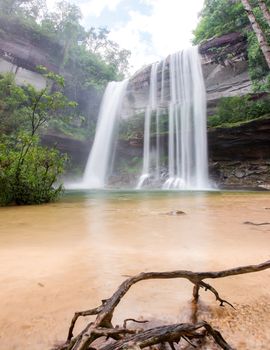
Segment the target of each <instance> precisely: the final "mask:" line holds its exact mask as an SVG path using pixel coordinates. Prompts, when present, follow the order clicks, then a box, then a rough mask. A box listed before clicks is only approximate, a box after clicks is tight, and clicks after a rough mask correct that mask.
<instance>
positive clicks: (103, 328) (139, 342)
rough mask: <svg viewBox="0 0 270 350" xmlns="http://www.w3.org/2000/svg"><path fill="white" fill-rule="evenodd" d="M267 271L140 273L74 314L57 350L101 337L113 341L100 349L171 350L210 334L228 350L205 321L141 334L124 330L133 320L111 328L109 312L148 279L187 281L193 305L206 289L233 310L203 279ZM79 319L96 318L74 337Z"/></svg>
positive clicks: (84, 346) (83, 347)
mask: <svg viewBox="0 0 270 350" xmlns="http://www.w3.org/2000/svg"><path fill="white" fill-rule="evenodd" d="M268 268H270V260H268V261H266V262H264V263H262V264H258V265H248V266H240V267H236V268H232V269H228V270H223V271H217V272H192V271H186V270H176V271H169V272H142V273H140V274H138V275H136V276H132V277H129V278H128V279H126V280H125V281H124V282H122V284H121V285H120V286H119V287H118V289H117V290H116V291H115V293H114V294H113V295H112V296H111V297H110V298H108V299H106V300H103V301H102V305H100V306H98V307H97V308H94V309H91V310H87V311H80V312H76V313H75V315H74V317H73V318H72V321H71V324H70V327H69V332H68V337H67V341H66V343H65V344H64V345H62V346H60V347H58V348H57V349H58V350H89V349H90V347H91V344H92V343H93V341H95V340H96V339H97V338H99V337H101V336H105V337H107V338H112V339H114V340H117V341H116V342H114V343H113V344H109V345H104V347H102V350H118V349H123V348H125V349H128V348H130V349H131V348H132V349H142V348H144V347H147V346H151V345H155V344H162V343H164V342H167V343H169V345H170V346H171V348H172V349H173V348H174V345H173V343H175V342H176V343H177V342H179V341H180V340H181V339H182V338H183V339H186V340H187V341H191V340H193V339H196V338H204V337H206V336H207V335H210V336H212V337H213V339H214V341H215V342H216V343H217V344H218V345H219V346H220V347H221V348H222V349H225V350H231V349H232V348H231V347H230V346H229V345H228V344H227V342H226V341H225V340H224V339H223V338H222V336H221V334H220V333H219V332H218V331H217V330H215V329H213V328H212V327H211V326H210V325H209V324H208V323H206V322H198V323H196V324H189V323H185V324H176V325H170V326H163V327H156V328H153V329H149V330H145V331H143V330H134V329H128V328H127V325H126V324H127V321H129V320H132V321H134V322H137V321H136V320H133V319H127V320H126V321H125V322H124V326H123V327H122V328H120V327H114V326H113V325H112V317H113V313H114V310H115V308H116V307H117V305H118V304H119V303H120V301H121V299H122V298H123V297H124V296H125V294H126V293H127V292H128V290H129V289H130V288H131V286H132V285H134V284H136V283H138V282H141V281H144V280H150V279H151V280H152V279H175V278H184V279H187V280H189V281H190V282H191V283H192V284H193V285H194V288H193V297H194V302H197V300H198V298H199V289H200V288H205V290H209V291H210V292H212V293H213V294H214V295H215V297H216V300H217V301H219V302H220V305H221V306H224V304H228V305H230V306H232V307H233V305H232V304H231V303H229V302H228V301H226V300H224V299H222V298H221V297H220V296H219V293H218V292H217V290H216V289H215V288H214V287H212V286H211V285H210V284H208V283H205V282H204V280H205V279H217V278H224V277H230V276H236V275H241V274H246V273H251V272H259V271H263V270H266V269H268ZM81 316H96V319H95V320H94V321H93V322H91V323H89V324H88V325H87V327H86V328H85V329H84V330H83V331H82V332H81V333H79V334H78V335H77V336H75V337H74V336H73V331H74V327H75V324H76V322H77V320H78V318H79V317H81ZM139 322H145V321H139Z"/></svg>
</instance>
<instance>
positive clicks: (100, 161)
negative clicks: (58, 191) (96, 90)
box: [80, 80, 128, 188]
mask: <svg viewBox="0 0 270 350" xmlns="http://www.w3.org/2000/svg"><path fill="white" fill-rule="evenodd" d="M127 84H128V80H124V81H122V82H111V83H109V84H108V86H107V88H106V90H105V93H104V96H103V99H102V103H101V107H100V112H99V117H98V125H97V131H96V134H95V139H94V143H93V146H92V149H91V152H90V155H89V158H88V161H87V165H86V168H85V172H84V177H83V183H82V184H81V186H80V187H83V188H104V187H105V184H106V180H107V176H108V170H109V165H110V161H111V158H112V154H113V143H114V140H115V134H116V129H117V114H118V113H119V110H120V109H121V105H122V101H123V97H124V95H125V91H126V88H127Z"/></svg>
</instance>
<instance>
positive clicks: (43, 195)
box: [0, 133, 66, 205]
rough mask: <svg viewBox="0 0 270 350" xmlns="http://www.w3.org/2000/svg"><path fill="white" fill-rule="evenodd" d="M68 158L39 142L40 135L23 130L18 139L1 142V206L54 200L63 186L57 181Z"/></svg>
mask: <svg viewBox="0 0 270 350" xmlns="http://www.w3.org/2000/svg"><path fill="white" fill-rule="evenodd" d="M65 162H66V157H63V156H62V155H60V153H59V152H58V151H57V150H55V149H47V148H44V147H41V146H39V145H38V138H36V137H34V136H30V135H29V134H26V133H20V134H19V135H18V138H17V141H16V142H14V141H13V142H12V141H10V140H7V139H4V140H2V141H1V142H0V205H7V204H19V205H20V204H33V203H36V204H39V203H47V202H50V201H53V200H55V199H56V198H57V197H58V196H59V195H60V194H61V192H62V186H61V185H57V186H55V185H54V184H55V182H56V180H57V178H58V176H59V175H60V174H62V172H63V170H64V165H65Z"/></svg>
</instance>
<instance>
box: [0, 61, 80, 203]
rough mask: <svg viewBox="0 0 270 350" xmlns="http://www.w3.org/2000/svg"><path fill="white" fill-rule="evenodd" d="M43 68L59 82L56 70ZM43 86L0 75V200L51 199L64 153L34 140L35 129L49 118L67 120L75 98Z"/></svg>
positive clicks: (56, 190)
mask: <svg viewBox="0 0 270 350" xmlns="http://www.w3.org/2000/svg"><path fill="white" fill-rule="evenodd" d="M39 69H40V70H41V71H43V73H44V75H45V76H46V77H47V78H50V81H51V82H54V84H58V85H60V86H64V80H63V78H62V77H61V76H59V75H57V74H54V73H51V72H48V71H47V70H44V68H42V67H40V68H39ZM56 87H57V85H54V90H53V91H51V89H50V87H49V86H47V87H45V88H44V89H42V90H40V91H37V90H36V89H35V88H34V87H33V86H31V85H28V86H26V87H19V86H17V85H16V84H15V81H14V76H12V75H11V74H8V75H4V76H0V120H1V123H0V132H1V134H2V136H1V140H0V205H6V204H10V203H16V204H32V203H45V202H49V201H52V200H54V199H56V198H57V197H58V196H59V195H60V194H61V192H62V186H61V185H58V186H55V183H56V181H57V178H58V176H59V175H60V174H61V173H62V172H63V170H64V165H65V163H66V156H63V155H60V153H59V152H58V151H57V150H55V149H47V148H44V147H41V146H40V145H39V138H38V136H37V134H38V133H39V131H40V129H41V128H44V127H45V126H48V125H50V123H52V122H53V121H54V120H57V119H58V120H59V121H60V120H62V121H63V120H66V118H68V116H69V114H68V113H67V112H68V111H69V110H70V109H73V108H74V107H75V106H76V103H74V102H72V101H69V100H68V99H67V97H66V96H64V95H63V93H62V92H61V91H59V90H56Z"/></svg>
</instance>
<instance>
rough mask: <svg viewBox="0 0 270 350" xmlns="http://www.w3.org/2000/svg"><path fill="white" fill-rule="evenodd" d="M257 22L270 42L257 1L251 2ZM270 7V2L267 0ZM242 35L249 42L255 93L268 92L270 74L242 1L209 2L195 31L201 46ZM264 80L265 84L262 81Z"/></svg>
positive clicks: (206, 2) (221, 0) (210, 0)
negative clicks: (222, 37) (239, 33)
mask: <svg viewBox="0 0 270 350" xmlns="http://www.w3.org/2000/svg"><path fill="white" fill-rule="evenodd" d="M250 2H251V5H252V6H253V12H254V14H255V16H256V20H257V21H258V23H259V25H260V26H261V28H262V29H263V31H264V33H265V35H266V37H267V39H269V42H270V28H269V26H268V24H267V23H266V21H265V19H264V18H263V14H262V12H261V10H260V8H259V7H258V2H257V1H256V0H251V1H250ZM265 2H266V5H268V6H270V1H269V0H266V1H265ZM229 32H241V33H243V34H246V35H247V38H248V62H249V75H250V78H251V79H252V81H253V83H254V90H255V91H263V90H264V91H265V90H269V87H270V86H269V85H268V84H267V81H266V80H267V79H266V75H267V74H268V72H269V69H268V67H267V64H266V62H265V58H264V56H263V54H262V52H261V49H260V46H259V43H258V39H257V37H256V35H255V33H254V32H253V30H252V29H251V27H250V22H249V20H248V16H247V14H246V12H245V10H244V7H243V5H242V3H241V1H240V0H239V1H232V0H230V1H227V0H206V1H205V3H204V8H203V10H202V12H201V15H200V21H199V24H198V26H197V28H196V29H195V31H194V39H193V42H194V43H195V44H198V43H200V42H202V41H204V40H206V39H209V38H212V37H215V36H220V35H223V34H227V33H229ZM262 80H263V81H262Z"/></svg>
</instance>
